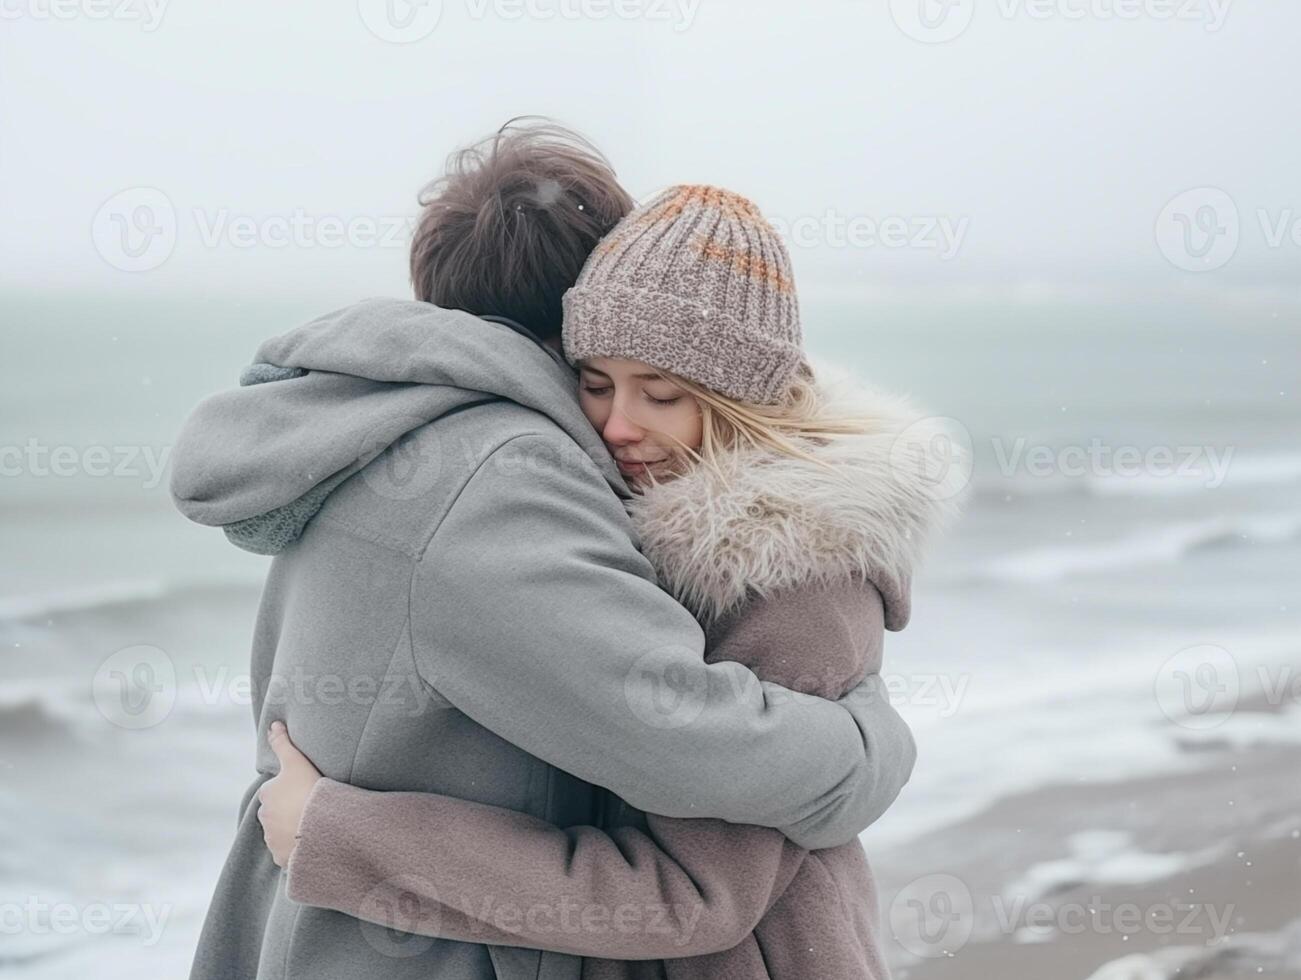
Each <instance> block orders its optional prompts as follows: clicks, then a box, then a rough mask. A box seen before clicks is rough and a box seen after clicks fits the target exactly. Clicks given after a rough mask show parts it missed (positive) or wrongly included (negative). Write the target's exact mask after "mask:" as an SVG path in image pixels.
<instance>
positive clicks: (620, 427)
mask: <svg viewBox="0 0 1301 980" xmlns="http://www.w3.org/2000/svg"><path fill="white" fill-rule="evenodd" d="M644 431H645V430H644V429H642V427H641V426H639V425H638V424H637V423H636V422H634V421H633V420H632V419H630V418H628V415H627V413H625V412H624V411H623V409H621V408H619V407H618V406H615V407H614V408H613V409H611V411H610V417H609V418H608V419H606V420H605V428H604V429H603V430H602V431H601V436H602V438H604V439H605V441H606V442H610V443H614V444H615V445H617V446H626V445H628V444H629V443H631V442H640V441H641V438H642V435H643V433H644Z"/></svg>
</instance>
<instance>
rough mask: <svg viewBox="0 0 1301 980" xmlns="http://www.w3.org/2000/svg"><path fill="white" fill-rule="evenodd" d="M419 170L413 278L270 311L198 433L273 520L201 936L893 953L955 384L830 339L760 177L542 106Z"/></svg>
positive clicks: (553, 972)
mask: <svg viewBox="0 0 1301 980" xmlns="http://www.w3.org/2000/svg"><path fill="white" fill-rule="evenodd" d="M422 205H423V208H424V210H423V213H422V215H421V220H420V222H419V226H418V228H417V231H416V233H415V236H414V241H413V244H412V251H411V274H412V280H413V282H414V285H415V293H416V296H417V299H416V300H414V301H400V300H387V299H385V300H367V301H364V302H361V303H359V304H357V305H354V306H351V307H348V308H346V309H343V310H339V311H337V312H335V313H331V314H328V315H326V316H323V317H321V318H320V319H317V320H315V321H313V322H311V323H309V324H307V325H306V326H303V327H300V328H298V329H295V330H291V331H290V332H288V333H286V334H282V335H281V336H278V337H275V338H273V339H271V340H268V341H266V342H265V343H264V344H263V345H262V347H261V348H260V349H259V350H258V352H257V355H256V357H255V359H254V362H253V363H252V364H251V365H250V366H249V367H248V368H247V369H245V371H244V374H243V376H242V377H241V379H240V380H241V384H240V387H238V388H236V389H233V390H230V391H227V392H223V393H219V394H217V395H214V396H212V397H210V398H208V399H207V400H205V401H204V402H202V403H201V404H200V405H199V406H198V408H197V409H196V410H195V411H194V413H193V415H192V416H191V418H190V419H189V421H188V422H187V424H186V426H185V429H184V431H183V433H182V435H181V437H180V439H179V440H178V445H177V447H176V449H175V451H174V455H173V466H174V471H173V481H172V492H173V495H174V497H175V499H176V502H177V504H178V506H179V507H180V509H181V510H182V512H184V514H185V515H186V516H187V517H189V518H191V519H193V520H195V521H198V522H199V523H201V524H207V525H216V526H221V527H222V528H223V529H224V530H225V532H226V534H227V536H228V537H229V538H230V539H231V540H232V541H233V542H234V543H235V544H237V545H239V546H241V547H243V548H245V549H248V550H250V551H254V552H257V553H259V554H267V555H274V556H275V558H274V560H273V561H272V563H271V566H270V571H269V574H268V577H267V582H266V587H265V590H264V592H263V596H262V600H261V606H260V611H259V614H258V617H257V623H256V627H255V630H254V636H253V648H252V677H253V685H254V704H253V708H254V722H255V725H256V735H257V760H256V762H257V773H258V775H257V777H256V778H255V779H254V781H253V783H252V785H251V786H250V787H249V788H248V791H247V792H246V793H245V795H244V798H243V800H242V803H241V806H240V811H239V823H238V829H237V834H236V838H235V842H234V844H233V846H232V848H231V851H230V855H229V857H228V859H227V861H226V864H225V867H224V870H223V871H222V874H221V877H220V880H219V882H218V885H217V888H216V893H215V895H214V897H213V900H212V905H211V908H210V910H209V912H208V916H207V919H206V922H205V924H204V927H203V932H202V938H201V940H200V944H199V948H198V951H197V954H196V957H195V961H194V967H193V972H192V974H191V976H192V977H193V978H195V980H252V978H259V980H282V978H283V980H300V978H303V980H307V978H310V980H360V978H367V980H369V978H374V980H384V978H408V977H409V978H415V977H420V978H435V977H436V978H447V980H487V978H494V977H496V978H507V980H526V978H527V980H577V978H580V977H581V978H587V980H596V978H602V980H604V978H610V980H614V978H622V980H631V978H652V977H661V978H673V980H760V978H769V977H771V978H778V980H838V978H845V980H849V978H880V977H885V976H887V971H886V967H885V964H884V959H883V956H882V950H881V937H880V931H879V925H878V921H877V920H878V911H879V910H878V906H877V898H876V893H875V888H874V885H873V879H872V873H871V870H870V868H869V866H868V863H867V860H866V857H865V856H864V853H863V849H862V847H861V845H860V844H859V843H858V841H857V839H856V838H857V835H858V833H859V832H861V831H862V830H863V829H864V828H865V827H867V826H868V825H869V824H871V823H872V822H873V821H874V820H876V819H877V818H878V817H879V816H880V815H881V814H882V813H883V812H884V811H885V810H886V809H887V808H888V807H889V806H890V804H891V803H892V802H893V801H894V799H895V797H896V796H897V794H898V793H899V791H900V789H901V788H902V787H903V785H904V784H905V783H906V782H907V780H908V778H909V776H910V774H911V771H912V767H913V761H914V756H915V752H914V745H913V740H912V737H911V735H910V733H909V731H908V729H907V727H906V726H905V724H904V723H903V721H902V720H901V719H900V717H899V715H898V714H897V713H896V711H895V710H894V708H892V707H891V705H890V703H889V698H888V694H887V691H886V689H885V685H884V683H883V682H882V680H881V678H880V674H879V671H880V667H881V656H882V640H883V635H884V631H885V630H899V629H902V628H903V627H904V625H905V624H906V623H907V621H908V617H909V583H910V578H911V575H912V572H913V567H914V563H915V561H916V560H917V558H918V555H919V552H920V549H921V547H922V545H923V542H924V541H925V540H926V538H927V537H928V535H930V533H931V532H932V531H933V530H934V529H935V528H936V527H938V526H939V525H941V524H942V523H943V522H944V521H945V520H946V519H947V518H948V516H949V511H950V509H951V505H950V503H949V501H950V500H951V499H952V496H951V494H948V493H937V492H936V488H935V487H934V486H933V485H931V484H930V483H928V481H927V479H926V474H925V472H924V470H925V467H924V466H923V465H922V459H923V456H924V452H925V450H926V448H927V447H926V445H925V443H926V442H927V441H928V440H929V439H930V438H931V432H930V429H929V427H928V424H927V423H925V422H923V421H920V420H919V416H918V414H917V413H916V412H915V411H914V410H913V409H911V408H910V407H909V405H908V404H907V403H906V402H904V401H902V400H900V399H897V398H893V397H889V396H886V395H883V394H881V393H877V392H870V391H865V390H857V391H853V390H850V391H846V390H844V388H843V383H841V385H840V386H835V385H832V384H830V383H829V382H828V381H827V380H826V379H825V378H822V377H819V376H818V375H817V374H815V372H814V370H813V368H812V367H811V366H810V365H809V363H808V362H807V360H806V357H805V352H804V349H803V346H802V334H801V327H800V319H799V306H798V303H797V299H796V293H795V285H794V282H793V279H792V272H791V265H790V260H789V256H788V255H787V251H786V248H785V246H784V245H783V243H782V241H781V240H780V239H779V237H778V236H777V235H776V234H775V232H774V231H773V228H772V227H771V225H769V224H768V223H767V222H766V221H765V220H764V218H763V216H762V215H761V214H760V213H759V211H758V210H757V208H756V207H755V205H754V204H753V203H752V202H750V201H749V200H747V199H745V198H744V197H742V196H740V195H738V194H735V193H732V192H730V191H726V190H721V189H719V188H716V187H708V186H700V185H680V186H676V187H672V188H670V189H669V190H667V191H665V192H663V193H661V194H659V195H657V196H655V197H653V198H652V199H650V200H649V201H647V202H645V203H644V204H642V205H641V206H638V207H634V205H633V202H632V200H631V198H630V197H629V196H628V194H627V193H626V192H625V191H624V190H623V188H621V187H620V186H619V184H618V183H617V181H616V180H615V176H614V173H613V171H612V170H611V168H610V166H609V164H608V163H607V162H606V160H605V159H604V158H603V157H602V156H601V155H600V154H599V153H598V152H597V151H596V150H595V149H594V148H593V147H592V146H591V145H590V144H588V143H586V142H585V141H584V140H582V139H581V137H578V136H577V135H575V134H573V133H570V132H568V131H566V130H563V129H561V128H559V127H556V126H554V125H550V124H546V123H540V122H532V121H517V122H514V123H511V124H508V125H507V126H506V127H504V128H503V129H502V130H500V131H499V132H498V133H497V134H496V135H495V136H493V137H491V138H490V139H488V140H486V141H484V142H483V143H480V144H477V145H475V146H472V147H470V148H468V149H466V150H463V151H461V152H460V153H458V154H456V155H454V156H453V157H452V159H451V160H450V161H449V166H448V171H447V173H446V174H445V175H444V177H443V178H442V179H441V180H439V181H437V182H435V183H434V184H432V185H431V186H430V188H429V189H428V190H427V191H426V193H425V195H424V196H423V197H422ZM278 685H279V687H278ZM277 689H278V690H280V692H281V693H280V694H279V695H276V693H275V692H276V691H277ZM285 691H289V692H292V693H291V694H289V695H287V696H286V695H285V694H284V692H285Z"/></svg>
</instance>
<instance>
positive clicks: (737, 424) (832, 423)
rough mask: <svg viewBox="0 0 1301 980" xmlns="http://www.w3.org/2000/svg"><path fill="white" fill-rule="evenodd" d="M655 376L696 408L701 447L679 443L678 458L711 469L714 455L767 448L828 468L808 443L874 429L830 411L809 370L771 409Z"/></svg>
mask: <svg viewBox="0 0 1301 980" xmlns="http://www.w3.org/2000/svg"><path fill="white" fill-rule="evenodd" d="M657 373H658V374H659V375H660V376H661V377H662V378H663V379H664V380H665V381H667V382H669V383H670V384H674V385H676V386H677V387H679V388H681V389H682V390H683V391H686V392H687V393H688V394H690V395H692V396H694V397H695V399H696V401H697V403H698V404H699V405H700V414H701V429H702V433H701V440H700V448H699V449H692V448H691V447H689V446H687V445H685V444H684V443H682V442H678V446H679V449H680V451H681V454H682V455H683V456H684V457H687V458H690V459H692V460H693V461H694V462H697V463H704V464H705V465H707V466H711V467H713V468H714V469H715V470H718V457H719V455H720V454H722V453H725V452H730V451H733V450H736V449H766V450H769V451H771V452H775V453H780V454H783V455H786V456H794V457H796V458H798V459H803V460H806V461H808V462H811V463H816V464H818V465H820V466H826V467H827V468H828V469H831V468H832V467H831V466H830V464H829V463H827V462H826V461H825V460H824V459H821V458H819V457H818V456H817V455H816V454H814V453H812V452H810V451H809V448H808V447H809V446H810V445H813V446H818V445H824V444H825V443H827V442H829V441H830V440H832V439H836V438H839V437H842V436H854V435H865V434H868V433H871V432H874V431H877V429H878V426H879V422H878V420H876V419H873V418H869V417H855V416H849V415H837V414H834V413H832V412H830V411H829V410H828V406H827V403H826V398H825V396H824V393H823V389H822V388H821V387H819V385H818V384H817V381H816V379H815V378H814V376H813V374H812V371H811V370H810V369H801V370H800V372H799V373H797V374H796V376H795V380H794V381H792V382H791V384H790V386H789V387H788V388H787V389H786V391H785V392H784V393H783V395H782V397H781V398H780V399H779V400H778V401H777V402H775V403H774V404H771V405H761V404H757V403H754V402H747V401H741V400H739V399H736V398H731V397H729V396H727V395H723V394H720V393H719V392H717V391H714V390H713V389H712V388H707V387H705V386H704V385H702V384H699V383H698V382H695V381H692V380H690V379H688V378H683V377H681V376H680V375H677V374H674V373H672V372H671V371H663V370H659V369H657ZM675 441H676V440H675Z"/></svg>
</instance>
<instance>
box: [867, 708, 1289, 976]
mask: <svg viewBox="0 0 1301 980" xmlns="http://www.w3.org/2000/svg"><path fill="white" fill-rule="evenodd" d="M1235 715H1236V716H1237V717H1238V720H1239V721H1240V722H1242V723H1243V726H1245V727H1246V728H1247V729H1248V730H1250V729H1251V728H1259V729H1260V730H1261V731H1262V732H1269V731H1273V730H1276V729H1275V726H1276V725H1277V724H1278V723H1279V722H1280V721H1282V722H1284V723H1287V722H1289V721H1290V722H1294V723H1296V724H1299V725H1301V712H1299V711H1298V708H1297V706H1296V705H1295V704H1292V705H1286V704H1264V703H1261V702H1259V701H1257V702H1255V703H1248V704H1243V705H1240V706H1239V707H1238V709H1237V711H1236V712H1235ZM1170 727H1171V729H1172V731H1171V733H1170V734H1171V737H1172V738H1175V739H1176V740H1179V739H1181V738H1182V737H1183V734H1184V733H1183V731H1182V730H1181V729H1179V728H1177V727H1176V726H1174V725H1171V726H1170ZM1245 743H1246V744H1242V745H1233V744H1227V743H1226V742H1223V741H1222V742H1219V743H1217V742H1216V741H1215V740H1213V739H1207V740H1199V741H1198V742H1196V743H1195V744H1196V747H1193V746H1192V745H1191V744H1190V745H1187V746H1186V747H1185V751H1187V752H1190V753H1197V754H1198V755H1199V756H1201V757H1202V760H1203V764H1202V765H1200V766H1199V767H1198V768H1197V769H1196V770H1195V771H1193V772H1181V773H1179V774H1176V775H1162V776H1156V777H1153V778H1137V779H1131V780H1125V781H1117V782H1075V783H1065V784H1062V785H1057V786H1046V787H1043V788H1041V789H1037V790H1034V791H1032V792H1029V793H1026V794H1023V795H1019V796H1014V797H1008V798H1005V799H1003V800H1001V801H999V802H998V803H996V804H994V805H993V806H991V807H989V808H988V809H987V810H985V811H984V812H982V813H981V814H979V815H978V816H976V817H973V818H972V819H969V820H966V821H964V822H962V823H960V824H957V825H955V826H951V827H948V828H945V829H944V830H942V831H938V832H935V833H933V834H929V835H927V836H925V837H923V838H921V839H919V840H917V841H915V842H913V843H912V844H911V845H909V846H906V847H904V848H901V849H898V850H896V851H893V852H891V853H889V854H887V855H884V856H881V857H879V858H874V866H875V868H876V870H877V872H878V874H879V875H880V877H881V878H882V880H883V889H882V891H883V895H882V899H883V900H882V909H883V913H882V914H883V917H884V919H885V926H886V929H887V931H888V932H890V933H891V934H892V935H891V939H890V952H891V956H892V960H893V964H894V970H895V974H896V978H897V980H949V978H963V980H970V978H992V977H1017V978H1022V977H1024V978H1030V977H1033V978H1052V980H1086V978H1087V980H1164V978H1167V977H1197V978H1201V980H1228V978H1238V977H1268V978H1283V977H1293V978H1295V977H1301V779H1298V775H1301V749H1299V748H1298V747H1297V745H1296V744H1291V745H1288V744H1278V741H1277V740H1275V739H1272V738H1271V737H1270V736H1269V735H1268V734H1262V735H1261V736H1259V737H1258V738H1248V739H1246V740H1245Z"/></svg>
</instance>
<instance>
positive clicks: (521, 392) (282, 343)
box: [171, 299, 627, 554]
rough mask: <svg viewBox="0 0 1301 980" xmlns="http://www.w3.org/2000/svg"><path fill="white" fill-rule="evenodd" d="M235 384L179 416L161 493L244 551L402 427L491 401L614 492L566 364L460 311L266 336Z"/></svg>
mask: <svg viewBox="0 0 1301 980" xmlns="http://www.w3.org/2000/svg"><path fill="white" fill-rule="evenodd" d="M240 384H241V387H239V388H237V389H233V390H231V391H224V392H221V393H219V394H216V395H213V396H211V397H210V398H207V399H205V400H204V401H203V402H201V403H200V404H199V406H198V407H197V408H196V409H195V411H194V412H193V414H192V415H191V416H190V418H189V420H188V421H187V422H186V424H185V426H184V428H183V429H182V431H181V434H180V436H179V437H178V439H177V443H176V446H175V448H174V449H173V453H172V479H171V492H172V497H173V499H174V500H175V502H176V505H177V507H178V508H179V509H180V511H181V512H182V513H183V514H184V515H185V516H186V517H188V518H190V519H191V520H193V521H196V522H198V523H200V524H207V525H220V526H222V527H223V528H224V529H225V531H226V533H227V536H228V537H230V539H231V540H232V541H234V542H235V543H236V544H237V545H239V546H240V547H242V548H244V549H246V550H248V551H253V552H256V553H257V554H276V553H278V552H279V551H281V550H283V549H284V548H285V547H286V546H287V545H288V544H289V543H290V542H292V541H293V540H295V539H296V538H297V537H298V536H299V534H301V533H302V530H303V527H304V526H305V525H306V524H307V522H308V521H309V520H311V518H312V517H313V516H314V515H315V514H316V512H317V511H318V510H319V509H320V507H321V505H322V504H323V503H324V502H325V500H326V498H327V497H328V496H329V494H330V493H331V492H332V491H333V490H334V488H335V487H337V486H338V485H339V484H340V483H342V482H343V481H344V480H345V479H347V478H348V477H349V476H351V475H352V474H354V473H356V472H357V471H358V470H360V469H361V468H362V467H363V466H365V465H366V464H367V463H369V462H370V461H371V460H372V459H374V458H375V457H376V456H378V455H379V454H380V453H382V452H384V451H385V450H386V449H388V448H389V446H391V445H392V444H393V443H395V442H397V441H398V440H400V439H401V438H402V437H403V436H404V435H406V434H407V433H408V432H411V431H412V430H414V429H417V428H419V427H421V426H423V425H425V424H427V423H429V422H432V421H434V420H435V419H437V418H440V417H441V416H443V415H446V414H448V413H449V412H452V411H456V410H459V409H461V408H465V407H467V406H469V405H474V404H479V403H483V402H488V401H496V400H499V399H507V400H510V401H514V402H517V403H519V404H520V405H523V406H525V407H527V408H530V409H533V410H535V411H537V412H541V413H542V414H544V415H546V416H547V417H549V418H550V419H551V420H552V421H553V422H555V423H556V424H557V425H558V426H560V428H561V429H563V430H564V431H565V432H566V433H567V434H568V435H569V436H570V437H571V438H573V440H574V441H575V442H576V443H577V444H578V445H579V446H581V447H582V449H583V450H584V451H585V452H586V453H587V454H588V455H589V456H591V458H592V459H593V461H594V462H595V463H596V464H597V466H598V467H599V469H600V470H601V472H602V474H603V475H604V476H605V477H606V480H607V481H608V482H609V483H610V485H611V487H613V488H614V489H615V491H616V492H618V493H620V494H621V495H623V496H627V487H626V485H625V484H624V482H623V479H622V477H621V476H620V475H619V471H618V468H617V467H616V466H615V465H614V462H613V461H612V460H611V459H610V455H609V453H608V452H607V451H606V449H605V446H604V444H603V443H602V442H601V440H600V437H599V436H598V435H597V434H596V432H595V431H594V430H593V429H592V426H591V424H590V423H589V422H588V421H587V418H586V417H585V416H584V415H583V413H582V411H581V410H580V409H579V407H578V398H577V385H578V382H577V378H576V376H575V374H574V372H573V370H572V369H571V368H570V367H569V366H568V365H566V364H565V363H564V361H563V359H562V358H560V356H559V355H558V354H557V355H553V354H552V353H551V352H550V351H548V350H547V349H545V348H543V347H541V346H540V345H539V344H537V343H536V342H535V341H533V340H531V339H529V338H528V337H526V336H523V335H522V334H521V333H519V332H517V331H516V330H515V329H512V327H510V326H507V325H505V324H503V323H498V322H491V321H489V320H485V319H481V318H479V317H476V316H473V315H471V314H469V313H464V312H461V311H457V310H444V309H440V308H439V307H436V306H432V305H430V304H428V303H420V302H413V301H404V300H392V299H372V300H365V301H363V302H361V303H357V304H355V305H353V306H350V307H347V308H345V309H342V310H338V311H336V312H334V313H329V314H327V315H325V316H323V317H320V318H319V319H317V320H314V321H312V322H311V323H309V324H307V325H306V326H303V327H299V328H297V329H295V330H291V331H290V332H289V333H286V334H283V335H281V336H279V337H275V338H273V339H271V340H268V341H267V342H265V343H264V344H263V345H262V346H261V347H260V348H259V349H258V351H257V354H256V355H255V357H254V363H253V364H252V365H250V366H249V367H248V368H247V369H245V371H244V373H243V376H242V377H241V378H240Z"/></svg>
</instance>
